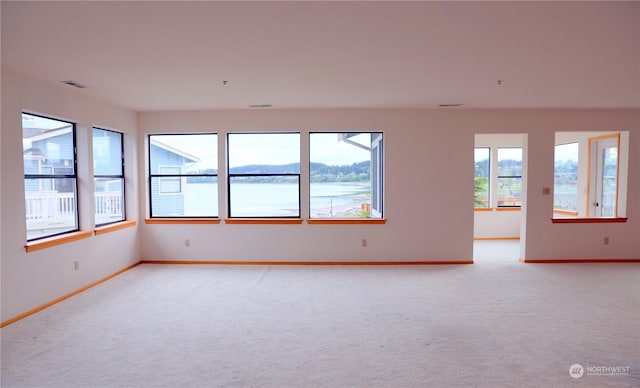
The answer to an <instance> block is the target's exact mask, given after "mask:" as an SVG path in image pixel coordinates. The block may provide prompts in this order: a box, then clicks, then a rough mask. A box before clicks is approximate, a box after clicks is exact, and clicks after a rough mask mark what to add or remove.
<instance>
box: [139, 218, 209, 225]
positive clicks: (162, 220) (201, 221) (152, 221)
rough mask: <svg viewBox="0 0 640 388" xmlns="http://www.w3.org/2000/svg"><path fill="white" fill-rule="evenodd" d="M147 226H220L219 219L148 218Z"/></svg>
mask: <svg viewBox="0 0 640 388" xmlns="http://www.w3.org/2000/svg"><path fill="white" fill-rule="evenodd" d="M144 223H145V224H219V223H220V219H219V218H146V219H145V220H144Z"/></svg>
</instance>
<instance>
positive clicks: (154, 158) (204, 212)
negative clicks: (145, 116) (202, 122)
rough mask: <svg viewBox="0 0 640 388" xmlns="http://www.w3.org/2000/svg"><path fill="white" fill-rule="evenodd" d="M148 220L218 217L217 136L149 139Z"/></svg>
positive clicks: (153, 136)
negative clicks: (149, 210)
mask: <svg viewBox="0 0 640 388" xmlns="http://www.w3.org/2000/svg"><path fill="white" fill-rule="evenodd" d="M149 168H150V175H151V217H217V216H218V177H217V174H218V135H217V134H215V133H213V134H212V133H206V134H183V135H150V136H149Z"/></svg>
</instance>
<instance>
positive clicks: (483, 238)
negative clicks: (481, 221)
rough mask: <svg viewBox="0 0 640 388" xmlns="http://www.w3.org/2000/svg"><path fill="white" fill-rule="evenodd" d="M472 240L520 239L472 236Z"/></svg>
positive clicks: (518, 238) (516, 238)
mask: <svg viewBox="0 0 640 388" xmlns="http://www.w3.org/2000/svg"><path fill="white" fill-rule="evenodd" d="M473 239H474V240H479V241H491V240H520V237H474V238H473Z"/></svg>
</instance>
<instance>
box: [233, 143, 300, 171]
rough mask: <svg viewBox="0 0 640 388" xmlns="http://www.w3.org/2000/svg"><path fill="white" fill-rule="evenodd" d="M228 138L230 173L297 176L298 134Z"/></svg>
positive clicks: (298, 159)
mask: <svg viewBox="0 0 640 388" xmlns="http://www.w3.org/2000/svg"><path fill="white" fill-rule="evenodd" d="M228 139H229V143H228V144H229V149H228V153H229V169H230V170H229V172H230V173H231V174H263V173H267V174H299V173H300V134H299V133H232V134H229V138H228ZM265 166H271V167H269V168H265Z"/></svg>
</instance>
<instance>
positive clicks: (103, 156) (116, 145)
mask: <svg viewBox="0 0 640 388" xmlns="http://www.w3.org/2000/svg"><path fill="white" fill-rule="evenodd" d="M93 181H94V210H95V224H96V226H100V225H105V224H110V223H113V222H118V221H123V220H124V219H125V206H124V154H123V136H122V134H121V133H119V132H114V131H109V130H106V129H100V128H93Z"/></svg>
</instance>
